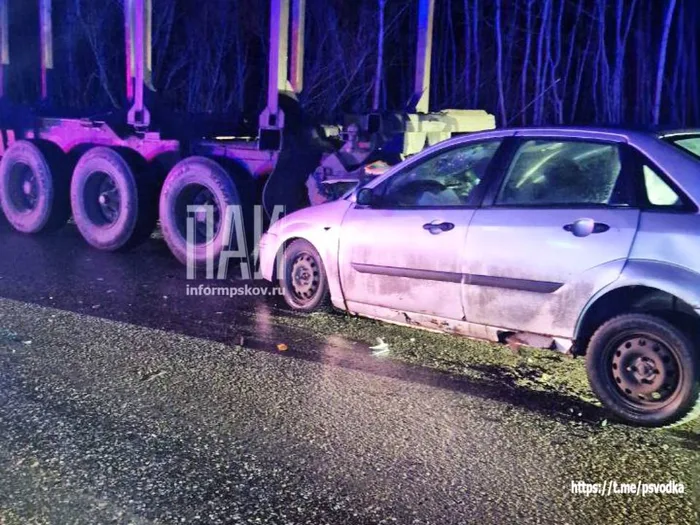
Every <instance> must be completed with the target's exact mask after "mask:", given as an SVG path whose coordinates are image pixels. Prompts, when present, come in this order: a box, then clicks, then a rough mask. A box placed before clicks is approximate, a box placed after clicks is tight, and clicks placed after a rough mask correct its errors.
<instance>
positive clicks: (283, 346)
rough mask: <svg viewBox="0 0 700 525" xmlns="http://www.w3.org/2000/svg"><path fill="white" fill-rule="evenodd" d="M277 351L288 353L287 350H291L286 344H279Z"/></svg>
mask: <svg viewBox="0 0 700 525" xmlns="http://www.w3.org/2000/svg"><path fill="white" fill-rule="evenodd" d="M277 350H279V351H280V352H286V351H287V350H289V347H288V346H287V345H286V344H284V343H279V344H278V345H277Z"/></svg>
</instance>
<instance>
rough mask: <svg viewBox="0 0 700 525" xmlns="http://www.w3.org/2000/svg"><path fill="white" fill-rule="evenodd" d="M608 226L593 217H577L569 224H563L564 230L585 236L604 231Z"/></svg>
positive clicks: (577, 235)
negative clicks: (577, 218)
mask: <svg viewBox="0 0 700 525" xmlns="http://www.w3.org/2000/svg"><path fill="white" fill-rule="evenodd" d="M609 229H610V226H608V225H607V224H605V223H604V222H596V221H594V220H593V219H579V220H577V221H574V222H572V223H571V224H565V225H564V230H566V231H567V232H569V233H573V234H574V236H576V237H587V236H589V235H590V234H592V233H604V232H606V231H608V230H609Z"/></svg>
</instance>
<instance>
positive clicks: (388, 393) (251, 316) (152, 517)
mask: <svg viewBox="0 0 700 525" xmlns="http://www.w3.org/2000/svg"><path fill="white" fill-rule="evenodd" d="M0 253H1V254H2V255H1V256H0V524H2V525H13V524H15V523H16V524H25V523H37V524H39V523H51V524H72V523H76V524H83V523H84V524H96V523H134V524H156V523H187V524H197V523H272V524H300V523H309V524H323V523H329V524H334V523H343V524H346V523H347V524H375V523H376V524H379V523H397V524H414V523H415V524H419V523H421V524H422V523H426V524H427V523H432V524H452V523H455V524H457V523H479V524H508V523H517V524H529V523H542V524H549V523H552V524H554V523H557V524H564V523H568V524H572V525H573V524H585V525H591V524H599V523H600V524H616V523H620V524H623V523H624V524H632V523H644V524H646V523H649V524H657V523H658V524H661V523H663V524H679V525H684V524H689V525H696V524H697V523H698V508H699V502H700V470H699V469H700V464H699V462H698V460H699V459H700V452H699V451H700V427H699V426H698V425H697V424H696V425H691V426H686V427H680V428H677V429H672V430H663V431H650V430H642V429H632V428H628V427H625V426H623V425H619V424H616V423H614V422H612V421H610V422H608V420H607V415H606V414H605V412H604V411H603V410H602V409H601V408H599V407H598V406H595V404H593V403H591V402H590V401H589V400H587V398H586V397H585V396H583V397H577V396H576V395H574V394H571V392H569V391H567V390H566V388H563V387H562V388H550V387H549V386H547V385H546V384H545V385H544V386H543V387H542V388H539V386H538V385H540V383H541V382H542V381H541V380H542V379H543V378H544V376H545V375H546V374H540V375H539V376H538V377H539V379H538V381H539V382H538V381H533V382H531V385H528V383H527V382H523V381H520V380H517V381H516V380H513V377H514V376H512V375H508V373H507V368H505V367H504V368H503V369H502V370H501V368H498V366H496V365H494V364H493V362H492V363H491V364H490V365H489V367H486V366H483V365H479V366H478V365H477V364H473V365H470V364H469V363H468V362H467V363H466V364H464V363H462V362H458V361H459V359H460V358H459V357H454V355H455V354H446V353H441V352H443V350H442V348H441V347H440V345H442V344H443V343H444V345H446V347H447V346H449V345H451V344H452V343H451V342H450V341H452V339H448V338H446V337H445V336H436V335H434V334H427V333H423V332H413V331H411V330H408V329H398V328H389V327H384V325H381V324H378V323H376V322H372V321H366V320H361V319H360V320H357V319H348V318H345V317H343V316H339V315H335V316H329V317H325V318H321V317H319V318H311V320H309V318H302V319H299V318H297V317H295V316H290V315H289V314H288V313H286V310H285V309H284V308H282V305H281V301H280V300H279V299H278V298H270V297H237V298H229V297H192V296H187V295H186V293H185V290H186V286H187V285H188V284H189V283H188V281H186V279H185V271H184V269H183V268H182V267H181V266H180V265H179V264H178V263H176V262H175V261H174V259H173V258H172V257H171V256H170V255H169V253H168V251H167V249H166V248H165V245H164V244H163V242H162V241H161V240H159V239H152V240H151V241H150V242H148V243H147V244H145V245H143V246H141V247H139V248H138V249H136V250H134V251H132V252H129V253H119V254H104V253H100V252H97V251H95V250H92V249H90V248H88V247H87V246H86V245H85V244H84V243H83V242H82V240H81V239H80V237H79V235H78V233H77V232H76V230H75V228H74V227H72V226H68V227H66V228H65V229H64V230H62V231H61V232H59V233H58V234H54V235H52V236H37V237H27V236H23V235H19V234H16V233H14V232H12V231H10V229H9V227H8V226H7V225H6V223H4V222H0ZM198 282H202V281H198ZM228 284H235V283H228ZM314 327H317V328H314ZM397 330H398V331H397ZM382 334H385V335H386V334H389V335H388V336H387V337H393V339H391V341H389V343H390V348H392V345H394V344H395V346H396V347H397V349H398V348H399V347H401V348H403V350H401V352H402V353H401V354H397V355H396V356H394V355H393V354H392V352H389V354H388V355H387V356H374V355H373V353H372V351H371V350H370V349H369V348H368V341H371V340H373V339H374V338H375V336H381V335H382ZM414 334H415V335H414ZM280 344H283V345H285V346H282V347H278V345H280ZM469 344H471V343H467V342H462V341H461V340H460V341H455V342H454V345H456V346H457V347H459V345H465V346H464V348H465V349H466V350H464V353H465V355H467V354H468V353H469V351H471V350H469V349H470V348H474V347H472V346H468V345H469ZM401 345H403V346H401ZM482 346H483V345H482ZM438 347H439V348H438ZM279 348H283V349H284V348H287V350H284V351H280V350H279ZM484 348H485V347H484ZM397 352H398V350H397ZM483 352H485V353H487V354H490V355H491V354H492V355H493V356H496V357H494V358H493V359H503V360H507V359H510V357H508V355H507V354H503V353H499V352H503V350H502V349H490V348H486V349H485V350H483ZM506 352H508V351H507V350H506ZM533 355H534V354H533ZM513 359H520V358H519V357H517V356H516V357H514V358H513ZM534 359H535V361H532V358H529V357H528V358H527V360H526V361H524V362H525V365H523V366H521V367H520V370H521V372H522V370H523V368H525V369H527V368H528V363H531V362H534V363H535V364H533V365H532V366H533V367H535V368H536V366H535V365H536V364H537V362H536V359H537V358H536V356H535V358H534ZM553 359H556V360H561V359H562V358H559V357H558V356H555V357H554V358H553ZM553 362H554V361H553ZM455 363H457V364H455ZM443 365H444V366H443ZM553 366H556V367H566V370H571V371H572V372H571V373H572V374H575V373H579V372H580V368H581V365H580V363H574V364H569V363H567V362H564V361H562V362H561V363H559V361H556V362H554V365H553ZM494 370H501V372H502V373H500V372H499V373H493V371H494ZM503 370H505V371H506V372H503ZM522 373H523V374H525V375H523V376H519V379H522V377H527V374H526V373H525V372H522ZM567 373H568V372H567ZM499 374H500V375H501V376H502V377H499ZM487 376H488V377H487ZM485 378H486V379H489V380H486V379H485ZM577 482H584V483H589V484H593V483H600V484H603V483H606V487H608V488H606V491H607V490H609V487H611V486H612V485H611V482H617V483H630V484H632V485H636V484H638V483H642V484H651V483H668V482H675V483H676V487H677V486H679V485H678V484H682V485H683V487H684V494H662V495H658V494H657V495H646V496H635V495H629V494H628V495H622V494H614V493H611V494H610V495H607V494H604V495H589V496H586V495H584V494H580V493H578V494H577V493H573V492H572V483H577ZM619 486H620V485H618V487H619Z"/></svg>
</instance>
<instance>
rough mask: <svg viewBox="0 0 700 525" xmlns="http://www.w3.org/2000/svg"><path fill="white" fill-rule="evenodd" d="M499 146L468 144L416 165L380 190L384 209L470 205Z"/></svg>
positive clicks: (386, 182) (390, 180) (480, 143)
mask: <svg viewBox="0 0 700 525" xmlns="http://www.w3.org/2000/svg"><path fill="white" fill-rule="evenodd" d="M500 144H501V141H500V140H491V141H486V142H478V143H472V144H465V145H461V146H457V147H454V148H450V149H448V150H446V151H441V152H439V153H437V154H436V155H434V156H431V157H429V158H427V159H424V160H422V161H419V162H417V163H416V164H413V165H412V166H410V167H408V168H406V169H405V170H403V171H400V172H399V173H397V174H396V175H394V176H393V177H391V178H390V179H388V180H387V181H385V184H384V185H383V186H384V188H381V189H380V191H379V193H380V195H381V198H380V203H381V206H382V207H389V208H402V207H439V206H450V207H452V206H455V207H458V206H465V205H467V204H468V203H469V197H470V195H471V194H472V192H473V191H474V189H475V188H476V187H477V185H478V184H479V182H481V180H482V179H483V178H484V177H485V176H486V170H487V168H488V166H489V163H490V162H491V159H492V158H493V156H494V155H495V153H496V150H497V149H498V147H499V146H500Z"/></svg>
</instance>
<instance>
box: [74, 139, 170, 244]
mask: <svg viewBox="0 0 700 525" xmlns="http://www.w3.org/2000/svg"><path fill="white" fill-rule="evenodd" d="M150 179H151V177H150V173H149V171H148V165H147V163H146V161H145V160H144V159H143V158H142V157H141V156H140V155H138V154H137V153H135V152H132V151H130V150H123V151H121V150H120V151H117V150H115V149H112V148H108V147H103V146H99V147H95V148H92V149H90V150H88V151H87V152H86V153H85V154H83V156H82V157H81V158H80V160H79V161H78V164H77V165H76V166H75V170H74V171H73V178H72V180H71V192H70V193H71V206H72V209H73V219H74V220H75V223H76V226H77V227H78V230H80V233H81V234H82V236H83V238H84V239H85V240H86V241H87V243H88V244H89V245H90V246H92V247H94V248H97V249H99V250H105V251H116V250H122V249H128V248H131V247H133V246H135V245H137V244H139V243H140V242H142V241H144V240H145V239H147V238H148V237H149V235H150V234H151V232H152V231H153V229H154V228H155V225H156V213H155V209H156V202H157V201H156V200H155V198H154V196H155V191H154V183H153V182H152V181H151V180H150Z"/></svg>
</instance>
